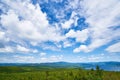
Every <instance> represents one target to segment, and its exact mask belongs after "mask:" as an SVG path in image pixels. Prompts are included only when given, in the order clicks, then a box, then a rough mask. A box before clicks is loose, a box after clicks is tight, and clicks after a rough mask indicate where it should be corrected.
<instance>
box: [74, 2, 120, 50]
mask: <svg viewBox="0 0 120 80" xmlns="http://www.w3.org/2000/svg"><path fill="white" fill-rule="evenodd" d="M81 5H82V8H83V11H84V13H83V15H84V16H85V18H86V22H87V23H88V24H89V28H88V29H89V34H90V35H89V37H90V39H91V42H90V44H88V45H86V47H87V49H81V48H82V47H81V46H80V47H79V50H78V51H79V52H80V51H85V52H87V51H89V52H90V51H93V50H94V49H96V48H99V47H101V46H103V45H106V44H108V43H109V42H111V41H113V40H116V39H118V38H119V37H120V31H119V28H116V26H118V25H120V20H119V18H120V15H119V14H120V8H119V6H120V1H119V0H97V1H96V0H89V1H86V0H84V1H82V2H81ZM113 33H114V34H113ZM76 49H78V48H76ZM76 49H75V50H76Z"/></svg>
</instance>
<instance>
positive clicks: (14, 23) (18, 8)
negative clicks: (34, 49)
mask: <svg viewBox="0 0 120 80" xmlns="http://www.w3.org/2000/svg"><path fill="white" fill-rule="evenodd" d="M2 3H4V4H3V5H5V6H9V7H2V9H7V11H6V12H5V13H6V14H4V13H3V14H1V15H0V18H1V21H0V23H1V25H2V26H3V27H4V28H5V30H6V31H4V32H2V34H0V39H3V37H5V36H6V38H7V39H10V41H13V42H15V43H19V44H21V43H20V42H22V44H23V43H26V42H24V41H28V43H30V44H32V45H33V46H37V44H39V43H44V42H46V41H51V42H60V41H63V40H64V39H65V37H64V36H63V35H61V32H60V29H59V28H58V27H57V26H53V25H50V24H49V23H48V20H47V16H46V13H43V12H42V11H41V8H40V6H39V4H36V5H33V4H32V3H31V2H30V0H27V1H23V0H19V1H10V0H2ZM3 33H4V34H3ZM22 44H21V45H22Z"/></svg>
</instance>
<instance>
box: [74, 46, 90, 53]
mask: <svg viewBox="0 0 120 80" xmlns="http://www.w3.org/2000/svg"><path fill="white" fill-rule="evenodd" d="M80 51H85V52H89V50H88V49H87V46H86V45H81V46H80V47H78V48H75V49H74V50H73V52H74V53H78V52H80Z"/></svg>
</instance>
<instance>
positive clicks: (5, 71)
mask: <svg viewBox="0 0 120 80" xmlns="http://www.w3.org/2000/svg"><path fill="white" fill-rule="evenodd" d="M0 80H120V72H114V71H104V70H101V69H100V68H99V67H98V66H97V67H96V70H94V69H91V70H85V69H81V68H50V67H35V66H1V67H0Z"/></svg>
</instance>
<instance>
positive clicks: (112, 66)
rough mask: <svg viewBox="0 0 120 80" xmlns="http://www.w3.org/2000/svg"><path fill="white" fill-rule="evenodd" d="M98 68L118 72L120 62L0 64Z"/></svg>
mask: <svg viewBox="0 0 120 80" xmlns="http://www.w3.org/2000/svg"><path fill="white" fill-rule="evenodd" d="M97 65H98V66H99V67H100V68H101V69H103V70H107V71H120V62H113V61H110V62H89V63H69V62H51V63H0V66H42V67H50V68H84V69H91V68H93V69H95V67H96V66H97Z"/></svg>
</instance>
